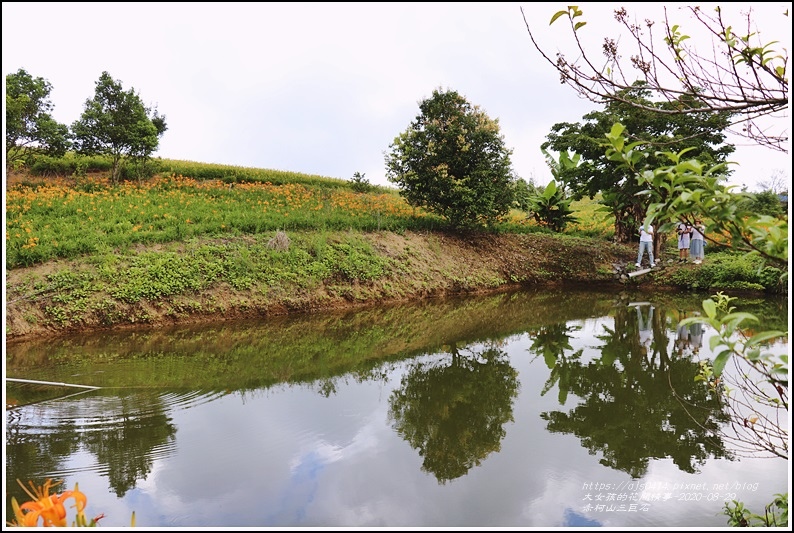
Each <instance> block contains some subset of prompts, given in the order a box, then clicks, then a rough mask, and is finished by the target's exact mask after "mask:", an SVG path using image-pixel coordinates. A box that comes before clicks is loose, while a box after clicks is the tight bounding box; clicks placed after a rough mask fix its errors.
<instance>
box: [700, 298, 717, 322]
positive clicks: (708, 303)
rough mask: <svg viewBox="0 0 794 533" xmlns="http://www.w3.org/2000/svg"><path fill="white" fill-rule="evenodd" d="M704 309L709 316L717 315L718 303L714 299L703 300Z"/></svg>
mask: <svg viewBox="0 0 794 533" xmlns="http://www.w3.org/2000/svg"><path fill="white" fill-rule="evenodd" d="M703 310H704V311H705V312H706V316H708V317H709V318H715V317H716V316H717V304H716V303H715V302H714V300H712V299H710V298H709V299H707V300H703Z"/></svg>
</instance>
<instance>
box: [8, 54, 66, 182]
mask: <svg viewBox="0 0 794 533" xmlns="http://www.w3.org/2000/svg"><path fill="white" fill-rule="evenodd" d="M50 92H52V85H50V83H49V82H48V81H47V80H45V79H44V78H34V77H33V76H31V75H30V74H28V73H27V71H25V69H19V70H18V71H17V72H16V73H14V74H8V75H7V76H6V166H7V167H8V168H11V166H13V165H16V164H18V163H19V162H24V161H25V160H26V159H27V157H28V156H29V155H30V153H31V151H32V150H34V149H35V150H36V151H39V152H41V153H44V154H46V155H50V156H54V157H61V156H63V155H64V154H65V153H66V151H67V150H68V149H69V144H70V141H69V128H68V127H67V126H66V125H65V124H59V123H58V122H56V121H55V120H54V119H53V118H52V116H50V112H51V111H52V109H53V105H52V102H51V101H50Z"/></svg>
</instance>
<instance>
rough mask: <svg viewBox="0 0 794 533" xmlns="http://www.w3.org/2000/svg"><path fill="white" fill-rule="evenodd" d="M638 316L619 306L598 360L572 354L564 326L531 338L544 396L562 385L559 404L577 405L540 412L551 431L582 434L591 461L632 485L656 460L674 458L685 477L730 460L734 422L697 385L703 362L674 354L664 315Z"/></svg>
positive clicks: (659, 312)
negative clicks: (643, 327) (570, 400)
mask: <svg viewBox="0 0 794 533" xmlns="http://www.w3.org/2000/svg"><path fill="white" fill-rule="evenodd" d="M648 307H651V306H650V304H648ZM637 311H638V310H637V309H635V307H632V306H618V307H616V311H615V322H614V325H615V327H614V329H610V328H609V327H607V326H604V327H603V333H602V334H601V335H598V336H597V338H598V339H599V340H600V341H602V344H601V345H599V346H595V347H593V348H594V349H595V350H596V351H597V352H596V353H597V354H598V355H597V356H596V357H593V358H591V359H590V360H588V361H583V360H582V350H578V351H574V350H573V349H572V348H571V343H570V329H569V328H568V327H567V326H566V325H565V324H555V325H551V326H547V327H541V328H538V330H537V331H535V332H532V333H530V336H531V337H532V338H533V339H534V343H533V345H532V346H531V347H530V352H531V353H534V354H536V355H538V356H542V357H543V359H544V361H545V362H546V364H547V366H548V367H549V368H550V370H551V376H550V377H549V380H548V381H547V383H546V386H545V387H544V389H543V394H545V393H546V392H548V390H550V389H551V387H552V386H553V385H557V386H558V387H559V399H560V404H561V405H563V404H564V403H565V402H566V399H567V397H568V395H569V394H572V395H575V396H576V397H577V398H578V400H579V401H578V404H577V405H576V406H575V407H574V408H573V409H571V410H570V411H568V412H563V411H550V412H544V413H542V414H541V416H542V418H543V419H544V420H546V421H547V422H548V424H547V428H548V430H549V431H552V432H556V433H571V434H574V435H576V436H577V437H579V439H580V440H581V442H582V445H583V446H585V447H586V448H587V450H588V451H589V452H590V453H591V454H596V453H600V454H602V455H603V458H602V459H601V460H600V463H601V464H603V465H605V466H609V467H611V468H614V469H616V470H621V471H623V472H626V473H628V474H629V475H631V476H632V477H634V478H639V477H642V476H643V475H644V474H645V473H646V471H647V469H648V465H649V463H650V461H651V460H652V459H663V458H670V459H672V461H673V462H674V463H675V464H676V465H677V466H678V468H680V469H681V470H683V471H684V472H687V473H696V472H697V469H698V466H702V465H703V464H704V463H705V461H706V459H708V458H710V457H713V458H727V459H731V458H732V457H731V454H730V453H729V451H728V450H727V449H726V447H725V444H724V442H723V440H722V439H721V437H720V436H719V434H720V428H721V426H722V425H723V424H725V423H726V422H727V421H728V415H727V414H726V413H725V412H724V411H723V409H722V407H721V405H720V403H719V401H718V400H717V399H716V398H715V397H713V396H712V395H711V394H710V393H709V391H708V389H707V388H706V387H704V386H703V385H702V383H699V382H696V381H695V380H694V379H693V376H695V375H697V372H698V364H697V362H694V361H692V360H691V359H690V358H688V357H672V358H671V356H670V354H669V353H668V345H669V343H668V330H667V321H665V320H664V319H665V318H666V317H667V312H666V310H665V309H664V308H660V307H655V308H653V311H654V312H651V309H650V308H649V309H647V310H645V309H644V310H641V312H640V313H638V312H637ZM646 313H647V314H646ZM645 317H648V318H649V319H650V324H651V329H652V333H653V335H652V341H651V342H650V346H649V347H648V345H647V344H645V343H643V342H642V336H641V331H640V321H641V320H642V319H644V318H645Z"/></svg>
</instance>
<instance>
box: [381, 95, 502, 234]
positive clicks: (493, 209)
mask: <svg viewBox="0 0 794 533" xmlns="http://www.w3.org/2000/svg"><path fill="white" fill-rule="evenodd" d="M419 109H420V113H419V115H417V117H416V119H415V120H414V121H413V122H411V124H410V126H409V127H408V129H407V130H406V131H404V132H403V133H401V134H400V135H398V136H397V137H396V138H395V139H394V142H393V143H392V144H391V145H390V146H389V148H390V149H391V152H390V153H388V154H386V177H387V179H388V180H389V181H390V182H392V183H396V184H397V185H398V187H399V188H400V195H401V196H403V198H405V200H406V201H407V202H408V203H409V204H410V205H413V206H415V207H424V208H427V209H428V210H430V211H432V212H434V213H436V214H438V215H441V216H442V217H444V218H445V219H447V220H448V221H449V222H450V223H451V225H452V226H454V227H474V226H482V225H485V226H490V225H493V224H494V223H495V222H496V221H498V219H499V218H500V217H502V216H503V215H505V214H507V213H508V212H509V210H510V208H511V207H512V204H513V198H514V191H515V187H514V183H513V182H514V181H515V178H514V175H513V171H512V167H511V162H510V155H511V154H512V151H511V150H508V149H507V148H506V147H505V144H504V138H503V137H502V135H501V134H500V131H499V122H498V120H494V119H491V118H489V117H488V115H487V114H486V113H485V112H484V111H482V110H481V109H480V108H479V107H478V106H475V105H472V104H470V103H469V102H468V101H467V100H466V98H464V97H463V96H461V95H460V94H458V93H457V92H456V91H452V90H447V91H443V90H440V89H436V90H434V91H433V96H432V97H431V98H428V99H425V100H424V101H422V102H421V103H420V104H419Z"/></svg>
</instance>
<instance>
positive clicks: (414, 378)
mask: <svg viewBox="0 0 794 533" xmlns="http://www.w3.org/2000/svg"><path fill="white" fill-rule="evenodd" d="M449 351H450V353H451V354H452V357H451V358H444V359H442V360H439V361H434V362H424V363H423V362H419V363H417V364H415V365H413V366H412V367H411V368H410V369H409V370H408V372H407V373H406V374H405V376H404V377H403V378H402V381H401V385H400V386H399V387H398V388H396V389H395V390H394V391H392V394H391V397H390V399H389V406H390V409H389V422H390V423H392V426H393V427H394V429H395V430H396V431H397V433H398V434H399V435H401V436H402V437H403V438H404V439H405V440H407V441H408V442H409V443H410V444H411V446H413V447H414V448H416V449H417V450H419V455H421V456H422V457H423V458H424V461H423V463H422V470H423V471H425V472H429V473H431V474H433V475H435V476H436V479H437V480H438V482H439V484H444V483H446V482H448V481H451V480H453V479H456V478H459V477H461V476H464V475H466V473H468V471H469V470H470V469H471V468H472V467H473V466H477V465H479V464H480V463H482V461H483V460H484V459H485V458H486V457H487V456H488V455H489V454H491V453H492V452H497V451H499V450H500V449H501V442H502V439H503V438H504V436H505V433H506V432H505V428H504V426H505V424H506V423H507V422H512V421H513V400H514V399H515V398H516V397H517V396H518V390H519V382H518V372H517V371H516V370H515V369H514V368H513V367H512V366H511V365H510V363H509V359H508V356H507V353H505V352H504V351H503V350H501V349H500V348H499V347H497V346H494V345H491V346H487V347H486V348H485V349H484V350H482V351H480V352H475V351H471V352H469V353H465V354H464V353H462V350H461V349H459V348H458V347H457V345H452V346H451V347H450V349H449Z"/></svg>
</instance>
